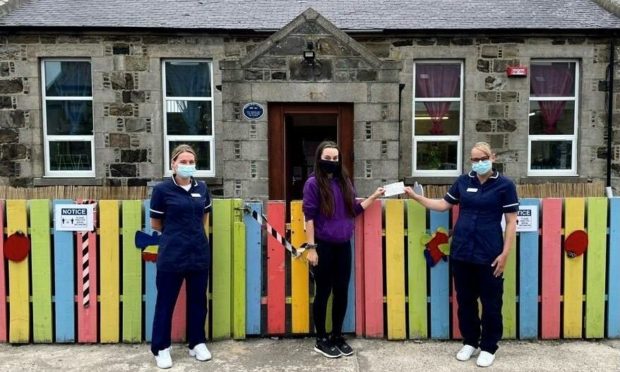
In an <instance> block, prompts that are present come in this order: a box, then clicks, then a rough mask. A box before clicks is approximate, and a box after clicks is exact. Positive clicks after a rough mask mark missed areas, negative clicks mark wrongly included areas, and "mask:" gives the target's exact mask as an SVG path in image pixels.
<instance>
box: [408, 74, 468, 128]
mask: <svg viewBox="0 0 620 372" xmlns="http://www.w3.org/2000/svg"><path fill="white" fill-rule="evenodd" d="M416 75H417V76H416V96H418V97H420V98H433V97H455V96H456V93H457V89H458V87H459V82H460V75H461V67H460V66H459V65H455V64H450V65H442V64H419V65H416ZM450 104H451V102H424V106H425V107H426V111H427V112H428V115H429V116H430V118H431V122H432V124H433V125H432V126H431V134H443V126H442V122H443V117H444V116H445V115H446V113H447V112H448V110H450Z"/></svg>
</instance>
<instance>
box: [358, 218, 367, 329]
mask: <svg viewBox="0 0 620 372" xmlns="http://www.w3.org/2000/svg"><path fill="white" fill-rule="evenodd" d="M363 253H364V214H361V215H359V216H358V217H357V218H356V219H355V335H356V336H363V335H364V331H365V329H364V322H365V315H366V314H365V313H366V312H365V309H364V254H363Z"/></svg>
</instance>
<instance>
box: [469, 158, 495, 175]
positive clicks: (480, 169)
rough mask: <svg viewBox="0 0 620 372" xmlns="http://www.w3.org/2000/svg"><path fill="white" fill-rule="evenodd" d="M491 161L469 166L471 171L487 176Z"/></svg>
mask: <svg viewBox="0 0 620 372" xmlns="http://www.w3.org/2000/svg"><path fill="white" fill-rule="evenodd" d="M492 165H493V164H492V163H491V160H481V161H479V162H476V163H472V164H471V170H473V171H474V172H476V173H478V174H487V173H489V171H490V170H491V167H492Z"/></svg>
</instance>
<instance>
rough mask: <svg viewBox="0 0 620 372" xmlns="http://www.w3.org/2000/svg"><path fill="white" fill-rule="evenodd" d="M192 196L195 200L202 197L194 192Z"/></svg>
mask: <svg viewBox="0 0 620 372" xmlns="http://www.w3.org/2000/svg"><path fill="white" fill-rule="evenodd" d="M192 196H193V197H194V198H199V197H200V194H199V193H197V192H193V193H192Z"/></svg>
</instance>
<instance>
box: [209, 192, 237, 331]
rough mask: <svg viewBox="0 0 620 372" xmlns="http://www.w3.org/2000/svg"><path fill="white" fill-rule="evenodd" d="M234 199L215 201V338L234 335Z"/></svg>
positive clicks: (212, 311) (213, 293) (213, 327)
mask: <svg viewBox="0 0 620 372" xmlns="http://www.w3.org/2000/svg"><path fill="white" fill-rule="evenodd" d="M232 221H233V200H232V199H216V200H214V201H213V242H212V243H213V258H212V261H213V265H212V267H213V274H212V275H213V276H212V278H213V284H212V285H211V288H212V289H213V290H212V291H213V292H212V297H211V298H212V302H211V304H212V306H211V309H212V310H211V315H212V320H213V323H212V328H211V335H212V337H213V339H224V338H229V337H230V336H231V316H232V283H231V281H232V244H233V239H232V238H233V236H232V233H233V228H232V227H233V225H232Z"/></svg>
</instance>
